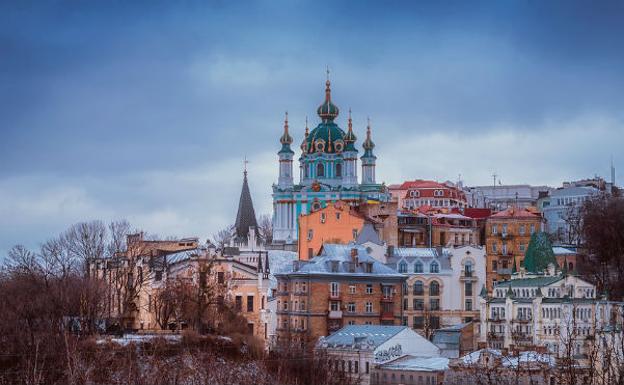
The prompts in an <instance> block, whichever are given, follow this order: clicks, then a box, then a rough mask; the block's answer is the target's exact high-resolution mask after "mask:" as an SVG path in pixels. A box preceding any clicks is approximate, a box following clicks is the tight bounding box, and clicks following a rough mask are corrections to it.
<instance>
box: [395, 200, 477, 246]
mask: <svg viewBox="0 0 624 385" xmlns="http://www.w3.org/2000/svg"><path fill="white" fill-rule="evenodd" d="M397 223H398V226H397V231H398V241H399V246H400V247H438V246H441V247H452V246H462V245H478V244H479V239H480V228H479V225H478V221H477V220H476V219H473V218H470V217H467V216H465V215H462V214H460V213H459V212H458V211H449V210H447V209H431V208H429V207H421V208H419V209H416V210H412V211H402V212H400V213H399V214H398V219H397Z"/></svg>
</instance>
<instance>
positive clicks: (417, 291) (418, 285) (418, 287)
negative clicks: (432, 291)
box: [414, 281, 425, 295]
mask: <svg viewBox="0 0 624 385" xmlns="http://www.w3.org/2000/svg"><path fill="white" fill-rule="evenodd" d="M423 294H425V289H424V288H423V283H422V281H416V282H414V295H423Z"/></svg>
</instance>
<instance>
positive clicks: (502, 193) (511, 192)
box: [466, 184, 553, 211]
mask: <svg viewBox="0 0 624 385" xmlns="http://www.w3.org/2000/svg"><path fill="white" fill-rule="evenodd" d="M552 190H553V188H552V187H548V186H531V185H528V184H517V185H498V186H496V185H491V186H474V187H468V188H467V191H466V199H467V201H468V205H469V206H470V207H480V208H491V209H492V210H494V211H500V210H505V209H506V208H508V207H510V206H516V207H521V208H526V207H529V206H535V205H536V203H537V200H538V199H539V198H540V196H547V195H548V193H549V192H550V191H552Z"/></svg>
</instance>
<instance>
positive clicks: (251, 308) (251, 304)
mask: <svg viewBox="0 0 624 385" xmlns="http://www.w3.org/2000/svg"><path fill="white" fill-rule="evenodd" d="M247 311H248V312H253V311H254V297H253V295H248V296H247Z"/></svg>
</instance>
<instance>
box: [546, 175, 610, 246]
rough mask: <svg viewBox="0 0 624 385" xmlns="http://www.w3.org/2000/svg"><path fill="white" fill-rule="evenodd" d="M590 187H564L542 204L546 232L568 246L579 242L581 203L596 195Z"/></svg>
mask: <svg viewBox="0 0 624 385" xmlns="http://www.w3.org/2000/svg"><path fill="white" fill-rule="evenodd" d="M599 193H600V190H598V189H597V188H595V187H592V186H582V187H572V186H571V187H564V188H561V189H557V190H555V191H553V192H552V193H551V194H550V196H549V197H548V200H547V201H546V202H544V205H543V209H542V210H543V214H544V219H545V220H546V226H545V227H546V232H547V233H549V234H551V235H553V236H555V237H556V239H557V240H558V241H559V242H561V243H563V244H568V245H579V244H580V242H581V208H582V207H583V203H584V202H586V201H587V200H589V199H591V198H592V197H594V196H596V195H598V194H599Z"/></svg>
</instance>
